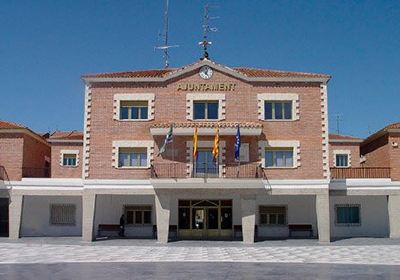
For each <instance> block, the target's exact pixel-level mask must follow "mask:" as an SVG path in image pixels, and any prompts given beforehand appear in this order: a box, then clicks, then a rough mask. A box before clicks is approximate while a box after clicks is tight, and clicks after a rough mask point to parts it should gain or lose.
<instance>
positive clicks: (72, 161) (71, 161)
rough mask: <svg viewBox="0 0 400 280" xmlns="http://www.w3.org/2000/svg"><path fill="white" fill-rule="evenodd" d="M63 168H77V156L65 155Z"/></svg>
mask: <svg viewBox="0 0 400 280" xmlns="http://www.w3.org/2000/svg"><path fill="white" fill-rule="evenodd" d="M63 166H76V154H63Z"/></svg>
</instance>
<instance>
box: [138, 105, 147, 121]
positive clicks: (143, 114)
mask: <svg viewBox="0 0 400 280" xmlns="http://www.w3.org/2000/svg"><path fill="white" fill-rule="evenodd" d="M147 113H148V108H147V107H141V108H140V118H141V119H142V120H146V119H147V117H148V115H147Z"/></svg>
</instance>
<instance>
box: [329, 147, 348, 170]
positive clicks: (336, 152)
mask: <svg viewBox="0 0 400 280" xmlns="http://www.w3.org/2000/svg"><path fill="white" fill-rule="evenodd" d="M336 155H347V166H336ZM333 166H334V167H338V168H347V167H351V151H350V150H333Z"/></svg>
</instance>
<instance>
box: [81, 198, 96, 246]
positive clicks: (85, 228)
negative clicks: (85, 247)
mask: <svg viewBox="0 0 400 280" xmlns="http://www.w3.org/2000/svg"><path fill="white" fill-rule="evenodd" d="M95 209H96V195H95V194H92V193H85V192H84V193H83V195H82V239H83V241H88V242H91V241H93V240H94V238H95V230H94V217H95Z"/></svg>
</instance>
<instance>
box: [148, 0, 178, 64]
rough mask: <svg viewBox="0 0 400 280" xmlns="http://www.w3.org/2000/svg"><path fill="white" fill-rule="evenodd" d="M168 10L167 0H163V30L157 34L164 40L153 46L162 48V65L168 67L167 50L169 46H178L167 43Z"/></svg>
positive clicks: (158, 48)
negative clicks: (160, 43)
mask: <svg viewBox="0 0 400 280" xmlns="http://www.w3.org/2000/svg"><path fill="white" fill-rule="evenodd" d="M168 10H169V0H165V9H164V30H163V33H162V34H159V38H162V39H163V40H164V42H163V45H161V46H158V47H155V48H154V49H157V50H162V51H163V52H164V55H163V58H164V67H165V68H168V67H169V57H170V56H169V53H168V50H169V49H170V48H176V47H179V45H168V31H169V30H168V29H169V18H168Z"/></svg>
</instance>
